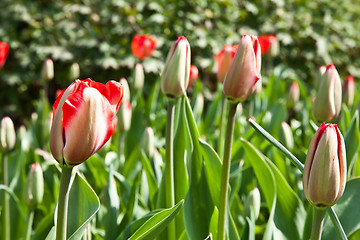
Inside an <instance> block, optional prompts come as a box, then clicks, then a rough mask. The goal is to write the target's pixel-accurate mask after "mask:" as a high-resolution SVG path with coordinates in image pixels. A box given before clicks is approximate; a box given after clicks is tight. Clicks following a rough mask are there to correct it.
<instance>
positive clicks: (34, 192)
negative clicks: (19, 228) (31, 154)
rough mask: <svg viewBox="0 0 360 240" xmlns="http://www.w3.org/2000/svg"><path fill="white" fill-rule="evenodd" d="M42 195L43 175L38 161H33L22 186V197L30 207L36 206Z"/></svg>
mask: <svg viewBox="0 0 360 240" xmlns="http://www.w3.org/2000/svg"><path fill="white" fill-rule="evenodd" d="M43 196H44V177H43V171H42V169H41V166H40V164H39V163H33V164H32V165H31V169H30V171H29V174H28V177H27V180H26V184H25V187H24V192H23V198H24V201H25V202H26V203H27V205H28V206H29V207H30V208H36V206H37V205H38V204H40V203H41V201H42V199H43Z"/></svg>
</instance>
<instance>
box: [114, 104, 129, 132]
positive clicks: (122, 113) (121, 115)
mask: <svg viewBox="0 0 360 240" xmlns="http://www.w3.org/2000/svg"><path fill="white" fill-rule="evenodd" d="M117 115H118V120H117V126H118V130H119V131H120V132H127V131H129V129H130V127H131V104H130V102H129V101H126V100H125V99H124V101H123V102H122V106H121V108H120V109H119V112H118V114H117Z"/></svg>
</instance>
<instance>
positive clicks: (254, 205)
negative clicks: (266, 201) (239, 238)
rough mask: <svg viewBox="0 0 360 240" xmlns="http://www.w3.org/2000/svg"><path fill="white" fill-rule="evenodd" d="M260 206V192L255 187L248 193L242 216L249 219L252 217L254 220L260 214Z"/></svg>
mask: <svg viewBox="0 0 360 240" xmlns="http://www.w3.org/2000/svg"><path fill="white" fill-rule="evenodd" d="M260 205H261V197H260V191H259V189H258V188H257V187H255V188H254V189H253V190H251V191H250V193H249V195H248V197H247V198H246V202H245V205H244V211H243V216H244V217H250V216H251V215H253V216H254V217H255V220H256V219H257V218H258V217H259V214H260Z"/></svg>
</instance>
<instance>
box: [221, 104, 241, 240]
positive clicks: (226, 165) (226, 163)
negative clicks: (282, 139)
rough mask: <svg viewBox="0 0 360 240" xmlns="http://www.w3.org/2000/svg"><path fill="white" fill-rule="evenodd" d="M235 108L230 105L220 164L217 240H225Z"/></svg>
mask: <svg viewBox="0 0 360 240" xmlns="http://www.w3.org/2000/svg"><path fill="white" fill-rule="evenodd" d="M236 107H237V103H230V109H229V116H228V122H227V126H226V135H225V148H224V159H223V164H222V165H223V166H222V171H221V185H220V202H219V204H220V205H219V221H218V240H224V239H225V219H226V209H227V198H228V188H229V175H230V160H231V147H232V141H233V132H234V124H235V113H236Z"/></svg>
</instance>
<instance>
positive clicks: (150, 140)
mask: <svg viewBox="0 0 360 240" xmlns="http://www.w3.org/2000/svg"><path fill="white" fill-rule="evenodd" d="M154 142H155V137H154V130H153V129H152V128H151V127H146V128H145V133H144V136H143V139H142V142H141V149H142V150H143V151H144V153H145V154H146V156H147V157H148V158H151V157H152V156H153V155H154V148H155V144H154Z"/></svg>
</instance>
